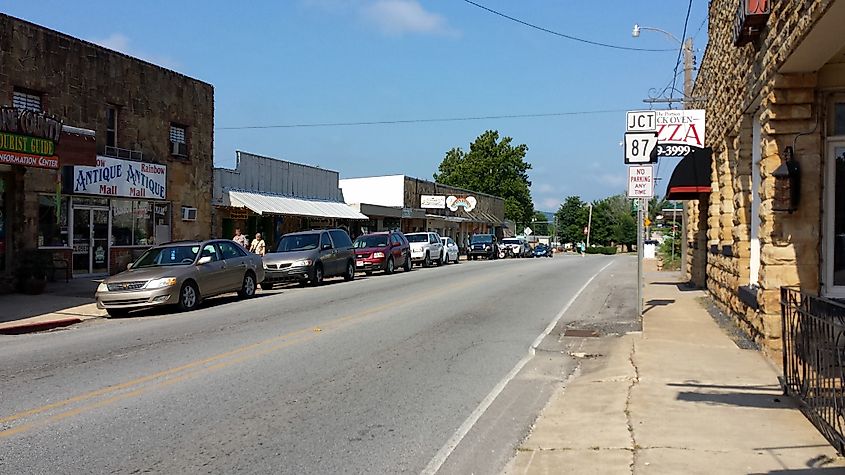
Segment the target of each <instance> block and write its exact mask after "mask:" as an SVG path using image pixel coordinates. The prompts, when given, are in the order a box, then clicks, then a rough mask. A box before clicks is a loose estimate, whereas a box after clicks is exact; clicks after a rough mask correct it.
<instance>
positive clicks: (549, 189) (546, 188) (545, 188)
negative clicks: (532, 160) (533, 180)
mask: <svg viewBox="0 0 845 475" xmlns="http://www.w3.org/2000/svg"><path fill="white" fill-rule="evenodd" d="M536 187H537V193H554V192H555V191H557V189H556V188H555V187H554V186H552V185H549V184H548V183H540V184H538V185H536Z"/></svg>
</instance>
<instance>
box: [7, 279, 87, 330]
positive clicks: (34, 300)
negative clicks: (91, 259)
mask: <svg viewBox="0 0 845 475" xmlns="http://www.w3.org/2000/svg"><path fill="white" fill-rule="evenodd" d="M97 285H99V282H98V281H97V280H94V279H82V278H78V279H72V280H71V281H70V282H68V283H65V282H64V281H62V282H48V283H47V288H46V289H45V290H44V292H43V293H41V294H37V295H28V294H19V293H11V294H3V295H0V308H2V309H3V311H2V312H0V323H8V322H14V321H17V320H23V319H26V318H31V317H37V316H39V315H44V314H47V313H62V312H63V311H64V310H67V309H69V308H73V307H78V306H80V305H86V304H91V303H94V292H95V291H96V290H97Z"/></svg>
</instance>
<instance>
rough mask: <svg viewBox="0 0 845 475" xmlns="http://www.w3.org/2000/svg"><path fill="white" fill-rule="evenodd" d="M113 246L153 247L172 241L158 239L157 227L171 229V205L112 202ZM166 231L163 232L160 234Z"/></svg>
mask: <svg viewBox="0 0 845 475" xmlns="http://www.w3.org/2000/svg"><path fill="white" fill-rule="evenodd" d="M111 206H112V244H113V245H115V246H152V245H154V244H156V243H157V242H166V241H169V240H170V237H169V236H165V235H162V236H159V239H156V226H163V227H167V228H168V229H169V222H170V220H169V207H170V206H169V204H168V203H153V202H151V201H138V200H112V205H111ZM164 233H165V231H164V230H161V232H160V234H164Z"/></svg>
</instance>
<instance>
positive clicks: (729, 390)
mask: <svg viewBox="0 0 845 475" xmlns="http://www.w3.org/2000/svg"><path fill="white" fill-rule="evenodd" d="M667 386H670V387H679V388H689V389H692V390H691V391H680V392H678V395H677V397H676V399H677V400H678V401H687V402H694V403H703V404H709V405H714V406H738V407H755V408H760V409H787V408H796V407H798V405H797V404H796V403H795V401H793V400H792V398H790V397H789V396H784V395H783V390H782V389H781V387H780V385H777V384H758V385H746V386H741V385H718V384H699V383H696V382H692V381H690V382H686V383H668V384H667ZM695 389H702V390H710V391H712V392H698V391H694V390H695Z"/></svg>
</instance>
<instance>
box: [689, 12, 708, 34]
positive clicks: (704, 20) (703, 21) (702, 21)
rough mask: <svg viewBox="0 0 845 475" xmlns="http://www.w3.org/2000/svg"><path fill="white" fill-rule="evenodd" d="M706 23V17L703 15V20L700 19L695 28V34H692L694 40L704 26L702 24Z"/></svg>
mask: <svg viewBox="0 0 845 475" xmlns="http://www.w3.org/2000/svg"><path fill="white" fill-rule="evenodd" d="M705 23H707V17H706V16H705V17H704V19H703V20H701V24H700V25H698V29H697V30H695V34H694V35H692V39H693V40H695V39H696V38H698V34H699V33H701V29H702V28H704V24H705Z"/></svg>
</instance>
